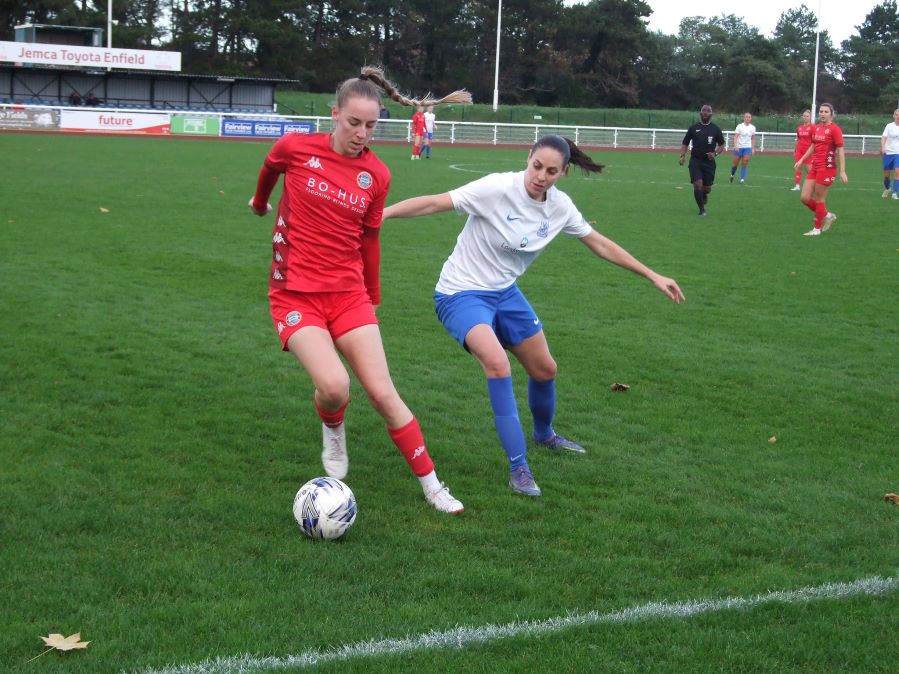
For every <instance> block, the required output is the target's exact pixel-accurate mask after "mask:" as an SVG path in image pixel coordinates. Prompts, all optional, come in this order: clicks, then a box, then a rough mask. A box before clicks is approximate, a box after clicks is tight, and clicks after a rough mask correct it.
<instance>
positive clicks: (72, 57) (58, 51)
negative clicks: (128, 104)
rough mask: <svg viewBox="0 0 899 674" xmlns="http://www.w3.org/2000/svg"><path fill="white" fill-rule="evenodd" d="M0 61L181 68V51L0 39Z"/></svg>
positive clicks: (135, 68)
mask: <svg viewBox="0 0 899 674" xmlns="http://www.w3.org/2000/svg"><path fill="white" fill-rule="evenodd" d="M0 61H12V62H13V63H40V64H43V65H54V66H78V67H80V68H128V69H131V70H175V71H180V70H181V52H177V51H154V50H149V49H106V48H105V47H76V46H74V45H68V44H43V43H38V42H2V41H0Z"/></svg>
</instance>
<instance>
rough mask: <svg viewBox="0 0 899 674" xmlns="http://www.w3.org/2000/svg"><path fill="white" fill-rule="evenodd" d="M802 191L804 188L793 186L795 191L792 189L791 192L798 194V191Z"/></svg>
mask: <svg viewBox="0 0 899 674" xmlns="http://www.w3.org/2000/svg"><path fill="white" fill-rule="evenodd" d="M801 189H802V188H801V187H799V185H793V189H791V190H790V191H791V192H798V191H799V190H801Z"/></svg>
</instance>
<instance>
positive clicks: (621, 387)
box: [609, 382, 630, 391]
mask: <svg viewBox="0 0 899 674" xmlns="http://www.w3.org/2000/svg"><path fill="white" fill-rule="evenodd" d="M629 388H630V386H628V385H627V384H619V383H618V382H615V383H614V384H612V385H611V386H609V390H610V391H627V390H628V389H629Z"/></svg>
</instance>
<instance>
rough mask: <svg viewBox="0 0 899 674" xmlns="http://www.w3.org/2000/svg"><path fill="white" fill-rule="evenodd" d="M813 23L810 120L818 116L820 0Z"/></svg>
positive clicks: (819, 0)
mask: <svg viewBox="0 0 899 674" xmlns="http://www.w3.org/2000/svg"><path fill="white" fill-rule="evenodd" d="M816 18H817V20H818V21H817V23H816V24H815V76H814V79H813V80H812V122H813V123H814V121H815V120H816V119H817V118H818V113H817V111H816V110H815V102H816V101H817V100H818V53H819V51H820V45H821V0H818V16H817V17H816Z"/></svg>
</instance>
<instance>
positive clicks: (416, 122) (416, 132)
mask: <svg viewBox="0 0 899 674" xmlns="http://www.w3.org/2000/svg"><path fill="white" fill-rule="evenodd" d="M424 132H425V113H423V112H416V113H415V114H414V115H412V135H413V136H421V135H424Z"/></svg>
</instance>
